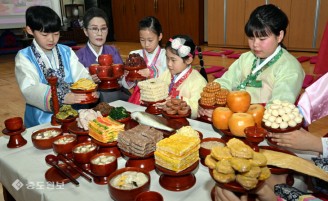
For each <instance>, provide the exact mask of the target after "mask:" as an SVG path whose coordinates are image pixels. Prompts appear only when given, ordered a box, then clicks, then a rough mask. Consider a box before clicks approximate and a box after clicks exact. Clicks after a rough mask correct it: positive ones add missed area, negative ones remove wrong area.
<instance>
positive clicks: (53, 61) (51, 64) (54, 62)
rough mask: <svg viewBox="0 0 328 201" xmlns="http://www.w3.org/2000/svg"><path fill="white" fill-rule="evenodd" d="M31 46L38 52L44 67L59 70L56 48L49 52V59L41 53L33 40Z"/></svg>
mask: <svg viewBox="0 0 328 201" xmlns="http://www.w3.org/2000/svg"><path fill="white" fill-rule="evenodd" d="M33 44H34V45H35V47H36V51H38V52H39V54H40V56H41V59H42V61H43V62H44V64H45V65H46V67H47V68H52V69H58V68H59V61H58V53H57V50H56V48H55V47H54V48H52V50H51V53H52V54H51V55H52V56H51V57H50V58H49V57H47V55H46V53H45V52H44V51H43V49H42V48H41V47H40V46H39V44H38V43H37V42H36V40H35V39H33Z"/></svg>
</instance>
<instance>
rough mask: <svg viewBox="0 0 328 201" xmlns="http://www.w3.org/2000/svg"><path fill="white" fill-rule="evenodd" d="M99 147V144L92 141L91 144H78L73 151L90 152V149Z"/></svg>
mask: <svg viewBox="0 0 328 201" xmlns="http://www.w3.org/2000/svg"><path fill="white" fill-rule="evenodd" d="M96 148H97V145H95V144H93V143H90V144H83V143H82V144H81V145H79V146H76V147H75V148H74V149H73V152H74V153H88V152H90V151H93V150H95V149H96Z"/></svg>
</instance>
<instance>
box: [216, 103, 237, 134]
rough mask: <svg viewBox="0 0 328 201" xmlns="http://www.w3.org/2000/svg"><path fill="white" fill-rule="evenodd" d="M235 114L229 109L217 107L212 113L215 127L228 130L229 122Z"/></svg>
mask: <svg viewBox="0 0 328 201" xmlns="http://www.w3.org/2000/svg"><path fill="white" fill-rule="evenodd" d="M232 114H233V112H232V111H231V110H230V109H229V108H227V107H217V108H215V109H214V111H213V113H212V123H213V126H214V127H215V128H217V129H220V130H228V129H229V126H228V121H229V119H230V117H231V116H232Z"/></svg>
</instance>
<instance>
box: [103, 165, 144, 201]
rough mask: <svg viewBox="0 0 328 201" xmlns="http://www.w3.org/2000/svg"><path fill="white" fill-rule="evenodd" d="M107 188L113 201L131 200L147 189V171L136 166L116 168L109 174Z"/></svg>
mask: <svg viewBox="0 0 328 201" xmlns="http://www.w3.org/2000/svg"><path fill="white" fill-rule="evenodd" d="M119 184H120V185H119ZM108 188H109V195H110V196H111V198H112V199H114V200H115V201H133V200H135V198H136V197H137V195H138V194H140V193H142V192H145V191H148V190H149V188H150V175H149V172H148V171H146V170H143V169H141V168H137V167H126V168H121V169H118V170H116V171H115V172H113V173H112V174H110V175H109V177H108Z"/></svg>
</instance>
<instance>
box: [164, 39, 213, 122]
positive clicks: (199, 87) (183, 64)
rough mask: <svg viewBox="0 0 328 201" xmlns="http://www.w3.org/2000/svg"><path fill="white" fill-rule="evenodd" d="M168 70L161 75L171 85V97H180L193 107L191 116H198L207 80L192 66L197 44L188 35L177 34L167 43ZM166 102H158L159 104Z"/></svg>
mask: <svg viewBox="0 0 328 201" xmlns="http://www.w3.org/2000/svg"><path fill="white" fill-rule="evenodd" d="M165 49H166V62H167V70H166V71H165V72H164V73H163V74H162V75H160V77H159V79H161V80H163V81H164V82H165V83H167V85H168V86H169V98H179V99H183V100H184V101H186V102H187V104H188V105H189V106H190V108H191V118H193V119H194V118H196V117H197V110H198V100H199V98H200V94H201V92H202V91H203V88H204V87H205V86H206V84H207V82H206V80H205V78H204V77H203V76H202V75H201V74H200V73H199V72H198V71H197V70H195V69H193V68H192V67H191V63H192V61H193V59H194V57H195V49H196V45H195V44H194V42H193V40H192V39H191V38H190V37H189V36H187V35H176V36H174V37H172V38H170V40H169V41H168V42H167V43H166V47H165ZM163 104H165V103H161V104H158V106H160V105H163Z"/></svg>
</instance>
